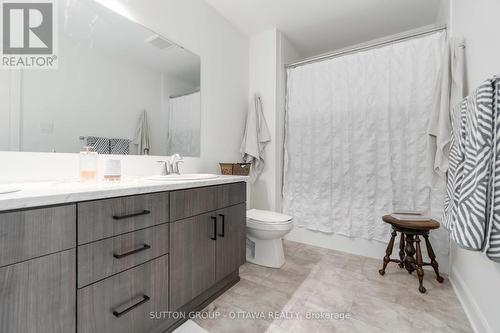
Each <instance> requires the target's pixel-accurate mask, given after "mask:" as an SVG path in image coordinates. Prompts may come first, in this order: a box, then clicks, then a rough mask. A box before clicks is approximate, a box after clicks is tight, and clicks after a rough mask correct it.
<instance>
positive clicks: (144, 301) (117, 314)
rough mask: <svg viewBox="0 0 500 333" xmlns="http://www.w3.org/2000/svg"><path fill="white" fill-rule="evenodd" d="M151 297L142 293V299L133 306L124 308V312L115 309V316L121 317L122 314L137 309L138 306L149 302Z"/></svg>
mask: <svg viewBox="0 0 500 333" xmlns="http://www.w3.org/2000/svg"><path fill="white" fill-rule="evenodd" d="M150 299H151V298H150V297H149V296H147V295H142V300H141V301H139V302H137V303H136V304H134V305H132V306H131V307H128V308H126V309H125V310H123V311H122V312H118V311H117V310H113V316H115V317H116V318H120V317H121V316H123V315H124V314H126V313H128V312H130V311H132V310H133V309H135V308H136V307H138V306H140V305H142V304H144V303H146V302H149V300H150Z"/></svg>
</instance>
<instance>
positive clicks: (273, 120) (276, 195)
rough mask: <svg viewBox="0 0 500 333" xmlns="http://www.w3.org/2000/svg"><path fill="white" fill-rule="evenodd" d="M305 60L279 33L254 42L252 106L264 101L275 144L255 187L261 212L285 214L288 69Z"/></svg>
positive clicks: (253, 202) (261, 36)
mask: <svg viewBox="0 0 500 333" xmlns="http://www.w3.org/2000/svg"><path fill="white" fill-rule="evenodd" d="M300 59H302V57H301V55H300V54H299V52H298V51H297V50H296V49H295V47H294V45H293V44H291V42H290V41H289V40H288V39H287V38H286V36H285V35H283V34H282V33H281V32H280V31H278V30H276V29H270V30H267V31H265V32H262V33H260V34H258V35H255V36H252V37H251V38H250V65H249V71H250V77H249V80H250V83H249V95H250V102H249V103H250V105H251V104H252V103H253V96H254V94H255V93H259V94H260V96H261V98H262V103H263V110H264V116H265V118H266V121H267V125H268V127H269V131H270V134H271V142H270V143H269V144H268V145H267V147H266V150H265V152H264V158H265V162H266V164H265V168H264V171H263V172H262V175H261V176H260V178H259V179H258V180H257V181H256V182H255V183H254V184H252V185H251V189H252V191H251V206H252V207H253V208H257V209H266V210H273V211H281V186H282V182H281V177H282V163H283V149H282V147H283V135H284V121H283V120H284V113H285V88H286V71H285V65H286V64H288V63H291V62H294V61H298V60H300Z"/></svg>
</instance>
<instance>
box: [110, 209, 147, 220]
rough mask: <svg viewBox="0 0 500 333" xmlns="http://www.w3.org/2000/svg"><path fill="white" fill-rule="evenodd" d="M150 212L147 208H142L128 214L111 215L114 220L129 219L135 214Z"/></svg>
mask: <svg viewBox="0 0 500 333" xmlns="http://www.w3.org/2000/svg"><path fill="white" fill-rule="evenodd" d="M148 214H151V212H150V211H149V210H143V211H140V212H136V213H132V214H128V215H113V219H115V220H123V219H129V218H131V217H136V216H141V215H148Z"/></svg>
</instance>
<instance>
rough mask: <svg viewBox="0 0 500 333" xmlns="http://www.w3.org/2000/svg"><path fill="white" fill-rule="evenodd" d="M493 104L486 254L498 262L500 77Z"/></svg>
mask: <svg viewBox="0 0 500 333" xmlns="http://www.w3.org/2000/svg"><path fill="white" fill-rule="evenodd" d="M494 88H495V90H494V97H493V106H494V112H495V140H494V150H493V155H494V158H493V161H494V163H493V175H494V176H493V178H494V179H493V184H492V185H493V189H492V191H491V192H492V200H491V208H492V209H491V214H490V217H491V218H490V222H489V230H488V235H487V244H486V246H485V247H486V254H487V255H488V257H489V258H490V259H491V260H493V261H496V262H500V77H496V78H495V80H494Z"/></svg>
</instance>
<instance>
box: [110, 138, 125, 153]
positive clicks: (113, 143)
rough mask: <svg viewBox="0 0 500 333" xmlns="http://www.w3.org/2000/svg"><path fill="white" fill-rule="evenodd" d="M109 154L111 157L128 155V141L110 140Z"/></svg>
mask: <svg viewBox="0 0 500 333" xmlns="http://www.w3.org/2000/svg"><path fill="white" fill-rule="evenodd" d="M109 147H110V153H111V154H113V155H128V154H129V151H130V140H128V139H111V140H109Z"/></svg>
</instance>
